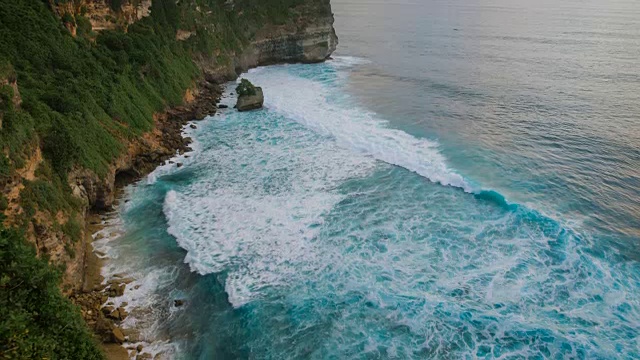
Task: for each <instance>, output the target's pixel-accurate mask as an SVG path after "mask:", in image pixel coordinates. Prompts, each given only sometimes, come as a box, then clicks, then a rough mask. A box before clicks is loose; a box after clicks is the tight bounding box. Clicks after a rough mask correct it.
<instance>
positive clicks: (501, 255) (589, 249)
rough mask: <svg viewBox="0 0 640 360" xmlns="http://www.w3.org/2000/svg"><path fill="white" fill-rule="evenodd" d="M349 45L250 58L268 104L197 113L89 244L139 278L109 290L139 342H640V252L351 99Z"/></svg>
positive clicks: (172, 352)
mask: <svg viewBox="0 0 640 360" xmlns="http://www.w3.org/2000/svg"><path fill="white" fill-rule="evenodd" d="M363 61H364V60H363V59H358V58H352V57H336V58H335V59H334V60H332V61H330V62H328V63H326V64H318V65H286V66H273V67H267V68H261V69H258V70H255V71H251V72H250V73H249V74H245V77H247V78H248V79H250V80H251V81H252V82H253V83H255V84H257V85H259V86H262V87H263V89H264V92H265V94H266V99H265V109H263V110H260V111H254V112H249V113H238V112H236V111H235V110H234V109H225V110H222V111H221V113H219V114H217V115H216V116H214V117H209V118H207V119H206V120H204V121H202V122H198V123H197V125H198V129H196V130H190V132H189V133H188V135H189V136H191V137H193V138H194V139H195V145H194V147H195V149H196V150H195V151H194V152H192V153H190V154H187V157H184V156H183V157H182V158H181V159H180V160H179V161H181V162H183V163H184V166H183V167H181V168H177V167H175V166H174V165H172V164H167V165H165V166H163V167H161V168H159V169H158V170H156V171H155V172H154V173H152V174H151V175H150V176H149V177H148V179H146V180H143V181H141V182H140V183H138V184H137V185H134V186H131V187H129V188H128V189H127V193H126V195H125V199H126V202H124V201H123V202H122V205H121V206H120V208H119V209H118V212H117V214H115V216H114V218H113V219H112V220H109V223H110V224H111V226H110V227H107V228H106V229H105V230H104V231H103V233H104V234H103V235H104V237H105V238H104V239H102V240H99V241H98V243H97V245H98V249H99V250H100V251H102V252H104V253H106V254H107V256H108V257H109V258H110V260H109V266H107V267H106V268H105V275H107V276H112V275H113V274H115V273H121V272H126V273H128V274H130V275H132V276H133V277H134V278H135V279H137V280H136V281H135V282H133V283H132V284H130V285H129V286H128V287H127V289H128V290H127V294H126V296H125V298H122V299H117V300H116V301H120V302H122V301H127V302H128V303H129V305H128V308H127V309H128V310H129V311H130V312H132V316H131V317H130V319H128V320H127V323H126V324H125V325H126V326H129V327H137V328H142V329H144V331H143V333H142V335H141V339H139V340H140V342H139V343H142V344H145V346H149V347H150V349H152V350H153V351H155V352H156V353H161V354H164V356H165V357H167V358H180V359H208V358H225V359H226V358H260V359H300V358H311V359H326V358H340V359H344V358H354V359H368V358H401V359H408V358H412V359H422V358H452V359H458V358H504V359H511V358H514V359H515V358H599V359H610V358H629V359H631V358H637V357H639V356H640V350H639V349H640V342H639V340H638V332H639V331H640V330H639V329H640V304H639V301H638V299H639V298H640V297H639V292H640V266H639V265H638V262H636V261H633V260H631V259H628V258H625V257H624V256H622V255H621V254H619V252H618V251H617V250H616V249H615V248H613V247H607V246H602V243H601V242H600V240H599V239H598V238H597V236H594V234H593V233H592V232H588V231H584V230H583V229H571V228H568V227H567V226H566V225H562V224H566V223H570V222H571V219H552V218H550V217H548V216H544V215H543V214H542V212H541V211H542V210H547V209H534V208H533V207H530V206H522V205H518V204H516V203H509V202H507V201H506V200H505V198H504V196H503V195H501V194H500V192H499V191H493V190H483V186H482V184H481V183H480V182H479V181H477V180H473V178H471V177H468V178H465V177H463V176H461V175H460V174H459V172H457V171H456V170H454V169H453V168H452V167H451V166H450V165H449V164H448V161H447V158H446V157H445V156H444V154H443V151H442V149H441V148H442V147H441V145H440V144H439V142H438V141H437V140H436V139H433V138H425V137H420V136H416V135H411V134H410V133H408V132H405V131H403V130H399V129H396V128H394V127H393V125H392V122H390V120H389V119H385V118H383V117H381V116H379V115H377V114H375V113H373V112H371V111H369V110H367V109H365V108H363V107H361V105H359V104H358V102H357V101H356V100H355V99H353V98H352V96H351V95H350V94H349V92H348V91H347V84H348V81H349V78H350V74H351V72H352V71H354V69H356V68H357V67H358V66H361V65H362V62H363ZM233 86H234V84H230V85H229V87H228V90H227V92H226V97H225V98H224V99H223V103H226V104H229V105H233V103H234V101H235V100H234V99H233V97H232V96H230V95H229V94H230V93H231V92H233ZM549 212H553V210H551V211H549ZM113 229H116V230H113ZM136 286H138V287H136ZM174 299H185V300H186V305H185V306H183V307H179V308H176V307H174V306H173V300H174ZM137 343H138V342H137Z"/></svg>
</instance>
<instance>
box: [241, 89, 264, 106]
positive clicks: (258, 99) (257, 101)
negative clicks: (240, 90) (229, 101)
mask: <svg viewBox="0 0 640 360" xmlns="http://www.w3.org/2000/svg"><path fill="white" fill-rule="evenodd" d="M263 104H264V94H263V93H262V88H261V87H257V88H256V93H255V94H252V95H240V96H238V102H237V103H236V108H237V109H238V111H250V110H256V109H260V108H262V105H263Z"/></svg>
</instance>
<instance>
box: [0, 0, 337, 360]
mask: <svg viewBox="0 0 640 360" xmlns="http://www.w3.org/2000/svg"><path fill="white" fill-rule="evenodd" d="M0 30H2V31H0V34H2V36H0V89H2V93H1V94H0V95H2V96H1V97H0V147H2V153H0V247H2V249H0V250H3V249H4V246H5V245H7V244H9V245H11V244H12V243H11V242H9V243H6V242H4V239H5V235H6V231H13V230H11V229H15V230H16V234H17V235H15V236H14V235H11V236H8V235H7V236H6V238H7V239H9V238H11V239H17V238H18V237H17V236H18V235H19V236H22V237H23V238H24V239H26V240H27V242H29V243H31V244H33V245H35V254H37V256H38V257H39V258H42V259H46V260H47V261H49V262H50V263H51V264H52V265H54V266H55V268H60V269H62V290H63V292H64V293H65V294H66V295H70V294H77V293H78V292H81V291H84V290H89V289H83V287H84V286H83V285H85V284H84V282H85V276H84V273H85V268H86V261H87V258H88V255H89V251H90V250H91V247H90V246H89V242H90V239H89V240H88V238H89V237H88V236H87V235H88V234H87V232H88V231H87V225H86V223H87V221H86V219H87V215H88V214H89V213H91V212H94V211H101V210H106V209H109V208H111V207H112V205H113V203H114V198H115V196H116V191H115V189H116V187H117V185H118V184H124V183H127V182H130V181H132V180H135V179H137V178H139V177H141V176H143V175H145V174H146V173H148V172H149V171H151V170H152V169H153V168H154V167H155V166H157V165H158V164H160V163H162V162H164V161H166V160H167V159H168V158H170V157H172V156H173V155H174V154H175V153H176V152H182V151H186V150H188V144H189V141H190V140H189V139H183V138H182V137H181V135H180V133H181V128H182V126H183V125H184V124H186V123H187V121H190V120H192V119H201V118H203V117H204V116H205V115H207V114H212V113H214V112H215V111H216V103H217V101H218V99H219V96H220V88H219V84H220V83H222V82H224V81H227V80H232V79H235V78H236V77H237V76H238V74H239V73H241V72H243V71H246V70H247V69H249V68H252V67H255V66H260V65H267V64H275V63H284V62H308V63H311V62H320V61H324V60H325V59H327V58H328V57H329V56H330V55H331V53H332V52H333V51H334V50H335V48H336V46H337V43H338V39H337V36H336V33H335V30H334V28H333V14H332V13H331V6H330V3H329V0H264V1H260V2H255V1H252V0H225V1H223V0H208V1H199V0H185V1H179V2H177V1H174V0H153V1H152V0H45V1H33V0H0ZM10 234H13V232H11V233H10ZM11 241H14V240H11ZM21 249H22V248H21ZM23 250H24V251H27V252H28V251H29V250H28V249H27V248H24V249H22V250H20V251H23ZM3 251H4V250H3ZM3 251H0V253H1V254H4V255H7V254H9V253H8V252H6V251H4V252H3ZM24 256H27V257H28V256H29V255H24ZM52 269H53V268H52ZM2 271H4V268H0V272H2ZM52 271H54V270H52ZM54 272H55V271H54ZM23 273H24V272H23ZM27 273H28V272H27ZM16 274H17V273H16ZM2 275H3V274H2V273H0V276H2ZM52 276H53V275H52ZM53 277H55V276H53ZM3 279H9V280H7V282H6V283H3V284H1V285H2V286H0V295H2V294H4V291H5V290H7V289H14V290H13V292H14V293H17V292H19V291H21V290H20V289H22V287H24V286H26V285H24V284H23V283H24V281H22V280H20V279H19V277H18V276H17V275H15V276H14V277H7V278H3ZM3 281H4V280H3ZM14 282H15V283H14ZM34 289H37V288H36V287H33V288H28V289H27V288H25V291H34ZM7 291H8V290H7ZM47 291H53V290H51V289H49V290H47ZM25 296H26V295H25ZM51 296H54V297H55V295H51ZM74 296H75V295H74ZM0 300H2V297H1V296H0ZM7 304H11V306H22V305H20V304H19V303H7ZM6 306H9V305H6ZM30 306H36V307H37V306H44V304H38V303H33V304H31V305H30ZM60 306H62V305H60ZM65 306H66V305H65ZM23 310H24V309H23ZM7 311H12V310H7ZM16 311H17V310H16ZM21 311H22V310H21ZM38 312H39V310H38V309H31V310H28V311H27V312H26V313H29V314H36V313H38ZM84 313H86V312H84ZM88 313H91V311H88ZM70 316H72V315H70ZM11 319H17V318H11ZM3 321H4V320H3ZM12 321H13V320H12ZM15 321H18V320H15ZM74 324H75V323H74ZM54 325H55V321H46V322H45V321H44V320H42V321H36V320H34V321H32V322H31V323H28V324H27V325H26V326H27V327H29V329H30V332H29V334H38V333H42V334H43V335H42V336H53V335H52V334H53V333H55V332H52V331H50V330H47V329H49V327H51V326H54ZM20 326H22V325H20ZM74 326H75V325H74ZM74 326H69V327H66V326H62V327H59V328H57V329H62V330H60V331H62V332H64V331H67V332H68V331H70V329H73V328H74ZM65 329H67V330H65ZM25 334H26V333H25ZM47 334H48V335H47ZM25 336H26V338H25V339H30V338H32V337H33V338H36V335H25ZM60 336H67V335H64V334H62V335H60ZM22 340H24V339H22V338H21V341H22ZM12 341H15V339H13V340H12ZM25 341H26V340H25ZM54 343H56V341H52V342H50V343H48V344H54ZM14 345H15V346H17V347H20V345H19V344H18V345H16V344H14ZM29 346H31V345H29ZM31 348H33V347H31ZM34 349H35V348H34ZM85 350H86V349H85ZM34 351H35V350H34ZM43 351H44V350H43ZM0 352H2V349H1V348H0ZM43 354H44V355H43ZM46 354H50V352H46V351H44V352H38V353H35V352H34V353H33V354H32V355H33V356H34V357H41V356H45V355H46ZM45 357H46V356H45Z"/></svg>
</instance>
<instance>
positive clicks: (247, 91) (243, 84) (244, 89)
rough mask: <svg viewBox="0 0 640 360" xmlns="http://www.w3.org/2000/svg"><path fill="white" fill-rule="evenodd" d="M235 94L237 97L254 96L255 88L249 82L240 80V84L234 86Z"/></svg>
mask: <svg viewBox="0 0 640 360" xmlns="http://www.w3.org/2000/svg"><path fill="white" fill-rule="evenodd" d="M236 94H238V96H243V95H255V94H256V87H255V86H254V85H253V84H252V83H251V81H249V80H247V79H242V80H240V84H238V86H236Z"/></svg>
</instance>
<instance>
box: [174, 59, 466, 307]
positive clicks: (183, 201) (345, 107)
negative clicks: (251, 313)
mask: <svg viewBox="0 0 640 360" xmlns="http://www.w3.org/2000/svg"><path fill="white" fill-rule="evenodd" d="M361 62H362V60H361V59H357V58H337V59H336V60H334V65H335V66H337V67H345V66H354V65H356V64H359V63H361ZM289 69H290V68H289V67H287V66H282V67H274V68H267V69H257V70H253V71H251V72H250V74H248V75H247V77H249V78H250V80H252V81H253V82H254V83H256V84H258V85H260V86H262V87H263V88H264V89H265V93H266V100H265V104H266V107H267V108H268V110H266V111H261V112H255V113H252V114H245V115H242V114H238V113H236V112H229V113H227V114H226V115H223V116H222V117H221V118H220V119H221V121H223V122H225V121H227V122H237V123H242V125H232V126H227V127H225V126H224V125H221V126H220V127H219V128H217V129H216V130H215V131H216V134H215V139H206V138H205V139H202V141H204V142H208V141H212V142H216V141H218V142H220V143H221V144H220V145H219V146H216V147H214V148H212V149H209V150H205V151H203V152H202V153H200V154H199V155H198V156H200V160H199V161H201V162H202V163H206V164H209V166H212V168H211V169H208V170H203V171H204V172H205V173H206V175H202V176H201V178H202V179H201V180H200V181H197V182H195V183H194V184H192V185H191V186H189V187H188V188H186V189H180V190H175V191H170V192H169V193H168V194H167V196H166V198H165V203H164V211H165V215H166V216H167V219H168V222H169V232H170V233H171V234H172V235H173V236H174V237H175V238H176V239H177V241H178V244H179V245H180V246H181V247H182V248H184V249H185V250H187V255H186V257H185V262H186V263H188V264H189V265H190V267H191V269H192V270H193V271H197V272H198V273H200V274H207V273H216V272H227V274H228V275H227V279H226V284H225V289H226V292H227V294H228V295H229V300H230V301H231V302H232V304H233V305H234V306H242V305H243V304H245V303H247V302H248V301H251V299H253V298H254V297H255V296H258V294H260V293H262V292H263V290H264V289H265V288H268V287H272V286H284V285H286V283H287V281H288V279H290V278H291V277H292V276H295V273H296V272H297V271H299V269H300V268H306V269H313V268H314V267H320V266H322V265H320V263H321V261H319V260H318V254H320V253H322V250H321V249H317V248H315V244H314V241H313V240H314V238H315V236H316V235H317V231H318V229H319V228H320V226H319V225H320V224H322V222H323V216H324V215H325V214H327V213H328V212H329V211H331V209H332V208H333V207H334V206H335V205H336V204H337V203H338V202H340V201H341V200H342V199H343V198H344V197H343V196H342V195H341V194H340V193H339V192H337V191H336V190H335V188H336V187H337V186H339V185H340V184H342V183H343V182H344V181H346V180H348V179H351V178H354V177H358V176H362V175H364V174H368V173H369V170H370V169H372V168H374V167H375V166H376V164H377V162H376V160H382V161H383V162H386V163H389V164H393V165H398V166H402V167H405V168H407V169H409V170H411V171H414V172H417V173H418V174H420V175H422V176H424V177H426V178H428V179H429V180H431V181H434V182H438V183H441V184H443V185H451V186H456V187H460V188H463V189H464V190H466V191H469V190H470V187H469V186H468V185H467V184H466V182H465V181H464V179H463V178H462V177H461V176H459V175H457V174H455V173H454V172H452V171H450V170H449V169H448V168H447V166H446V164H445V161H444V158H443V156H442V155H441V154H440V152H439V151H438V144H437V143H435V142H432V141H429V140H426V139H419V138H415V137H413V136H411V135H409V134H407V133H405V132H402V131H400V130H395V129H391V128H388V127H386V124H385V122H384V121H383V120H381V119H379V118H377V117H376V116H375V115H374V114H372V113H369V112H366V111H364V110H362V109H358V108H355V107H352V106H349V104H348V103H346V102H341V101H340V100H342V99H337V101H336V93H335V92H333V91H332V89H331V88H330V86H329V85H330V84H323V83H321V82H319V81H315V80H310V79H306V78H303V77H301V76H296V75H293V74H291V73H290V72H289V71H288V70H289ZM227 93H229V91H227ZM248 117H252V119H251V120H250V121H247V118H248ZM283 117H284V118H286V119H292V120H295V121H296V122H297V123H299V124H301V125H302V126H304V128H301V127H299V126H292V125H287V124H288V123H287V121H288V120H284V119H283ZM277 119H281V120H277ZM208 131H212V130H211V129H209V130H208Z"/></svg>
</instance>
